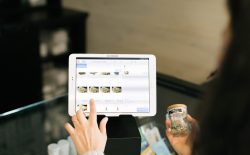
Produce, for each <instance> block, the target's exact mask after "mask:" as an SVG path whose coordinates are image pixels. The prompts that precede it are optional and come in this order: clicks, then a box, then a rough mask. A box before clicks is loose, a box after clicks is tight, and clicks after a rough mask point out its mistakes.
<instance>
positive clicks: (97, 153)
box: [83, 151, 104, 155]
mask: <svg viewBox="0 0 250 155" xmlns="http://www.w3.org/2000/svg"><path fill="white" fill-rule="evenodd" d="M83 155H104V153H103V152H101V151H89V152H86V153H84V154H83Z"/></svg>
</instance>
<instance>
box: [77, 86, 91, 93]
mask: <svg viewBox="0 0 250 155" xmlns="http://www.w3.org/2000/svg"><path fill="white" fill-rule="evenodd" d="M77 89H78V91H79V92H80V93H87V92H88V87H85V86H78V87H77Z"/></svg>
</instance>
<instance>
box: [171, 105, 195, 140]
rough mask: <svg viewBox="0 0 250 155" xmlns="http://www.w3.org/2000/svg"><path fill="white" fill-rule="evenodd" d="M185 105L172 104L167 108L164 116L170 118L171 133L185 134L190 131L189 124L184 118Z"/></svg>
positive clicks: (176, 134) (185, 114)
mask: <svg viewBox="0 0 250 155" xmlns="http://www.w3.org/2000/svg"><path fill="white" fill-rule="evenodd" d="M187 114H188V113H187V106H186V105H185V104H173V105H171V106H169V107H168V108H167V114H166V118H167V119H169V120H170V122H171V125H170V128H171V132H172V134H173V135H175V136H178V135H186V134H189V133H190V131H191V126H190V124H189V122H188V121H187V119H186V116H187Z"/></svg>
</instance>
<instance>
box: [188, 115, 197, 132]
mask: <svg viewBox="0 0 250 155" xmlns="http://www.w3.org/2000/svg"><path fill="white" fill-rule="evenodd" d="M186 119H187V121H188V122H189V123H190V124H191V126H192V127H194V128H195V129H197V128H198V123H197V121H196V119H194V118H193V117H191V116H190V115H187V117H186Z"/></svg>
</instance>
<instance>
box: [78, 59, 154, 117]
mask: <svg viewBox="0 0 250 155" xmlns="http://www.w3.org/2000/svg"><path fill="white" fill-rule="evenodd" d="M76 61H77V62H76V74H77V75H76V110H78V109H79V108H82V109H83V110H84V111H86V112H89V110H90V109H89V100H90V99H91V98H93V99H94V100H95V103H96V108H97V112H102V113H107V112H108V113H110V112H118V113H122V112H124V113H128V112H129V113H147V112H150V107H149V59H148V58H143V59H141V58H132V59H131V58H98V59H97V58H77V60H76Z"/></svg>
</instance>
